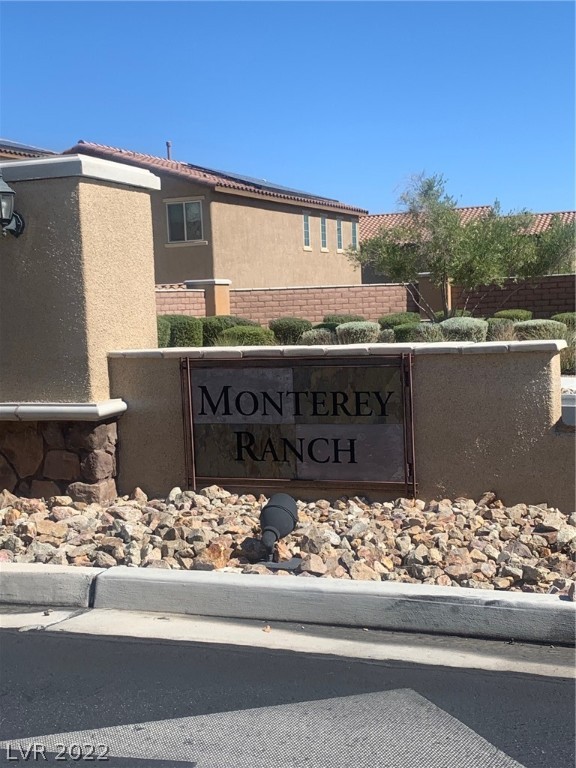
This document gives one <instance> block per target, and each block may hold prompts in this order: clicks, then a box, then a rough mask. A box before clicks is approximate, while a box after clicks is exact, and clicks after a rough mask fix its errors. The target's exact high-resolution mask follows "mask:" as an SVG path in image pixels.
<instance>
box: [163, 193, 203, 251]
mask: <svg viewBox="0 0 576 768" xmlns="http://www.w3.org/2000/svg"><path fill="white" fill-rule="evenodd" d="M166 212H167V216H168V242H169V243H185V242H189V241H194V240H202V239H203V238H202V203H201V202H200V201H198V200H194V201H185V202H181V203H167V204H166Z"/></svg>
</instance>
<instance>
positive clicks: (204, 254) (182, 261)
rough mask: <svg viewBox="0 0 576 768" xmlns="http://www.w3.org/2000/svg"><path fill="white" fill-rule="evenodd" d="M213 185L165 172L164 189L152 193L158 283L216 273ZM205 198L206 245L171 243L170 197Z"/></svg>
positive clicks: (197, 278) (203, 214)
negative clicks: (179, 177) (213, 251)
mask: <svg viewBox="0 0 576 768" xmlns="http://www.w3.org/2000/svg"><path fill="white" fill-rule="evenodd" d="M211 197H212V190H211V189H210V187H206V186H201V185H199V184H198V185H195V184H191V183H190V182H188V181H183V180H181V179H178V178H175V177H174V176H168V175H166V174H162V189H161V190H160V191H159V192H153V193H152V222H153V227H154V272H155V280H156V282H157V283H181V282H183V281H184V280H204V279H208V278H212V277H215V276H216V277H227V275H214V267H213V256H212V223H211V215H210V200H211ZM183 198H186V199H198V198H201V199H202V225H203V235H204V240H205V241H206V244H205V245H190V244H188V243H182V244H181V243H177V244H174V243H170V244H168V222H167V218H166V201H167V200H172V199H175V200H178V199H183Z"/></svg>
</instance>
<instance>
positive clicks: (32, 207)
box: [0, 178, 91, 402]
mask: <svg viewBox="0 0 576 768" xmlns="http://www.w3.org/2000/svg"><path fill="white" fill-rule="evenodd" d="M10 186H11V187H12V188H13V189H14V190H15V191H16V209H17V210H18V212H19V213H21V214H22V216H23V217H24V220H25V222H26V230H25V233H24V234H23V235H22V236H21V237H20V238H18V239H16V238H13V237H12V236H11V235H8V236H6V237H0V402H18V401H26V400H29V401H47V402H50V401H54V402H82V401H87V400H89V399H90V393H91V389H90V386H91V383H90V372H89V366H88V354H87V349H88V341H87V336H86V330H85V329H86V301H85V296H84V287H83V286H84V270H83V262H82V232H81V225H80V196H79V189H78V180H77V179H74V178H65V179H45V180H40V181H22V182H10Z"/></svg>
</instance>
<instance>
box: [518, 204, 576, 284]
mask: <svg viewBox="0 0 576 768" xmlns="http://www.w3.org/2000/svg"><path fill="white" fill-rule="evenodd" d="M535 242H536V257H535V262H534V264H533V265H532V270H531V272H532V274H538V275H558V274H566V273H570V272H574V271H576V222H572V223H564V222H563V221H562V217H561V216H560V215H558V214H556V215H554V216H552V220H551V222H550V224H549V226H548V227H547V228H546V229H545V230H544V232H542V233H541V234H539V235H535ZM520 274H522V272H521V273H520ZM522 276H523V277H528V276H529V275H523V274H522Z"/></svg>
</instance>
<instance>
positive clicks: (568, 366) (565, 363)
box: [560, 330, 576, 376]
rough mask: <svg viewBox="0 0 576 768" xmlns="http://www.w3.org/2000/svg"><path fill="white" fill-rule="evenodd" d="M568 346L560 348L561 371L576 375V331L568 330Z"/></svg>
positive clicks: (567, 374)
mask: <svg viewBox="0 0 576 768" xmlns="http://www.w3.org/2000/svg"><path fill="white" fill-rule="evenodd" d="M566 341H567V342H568V346H567V347H566V348H565V349H561V350H560V371H561V373H562V374H563V375H564V376H575V375H576V333H575V332H574V331H570V330H569V331H568V334H567V337H566Z"/></svg>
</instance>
